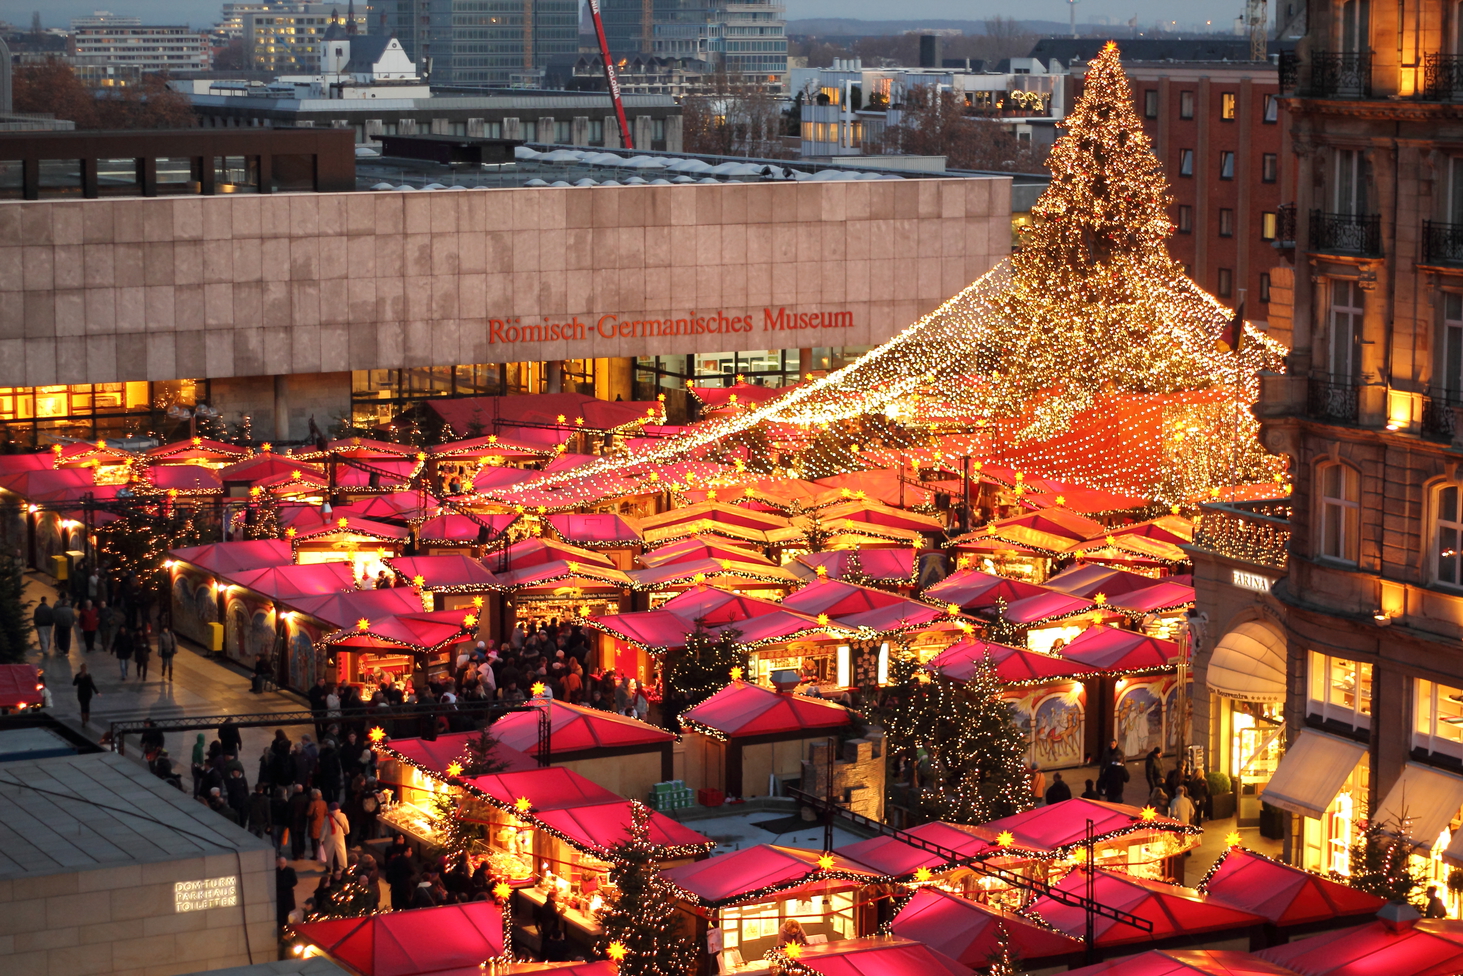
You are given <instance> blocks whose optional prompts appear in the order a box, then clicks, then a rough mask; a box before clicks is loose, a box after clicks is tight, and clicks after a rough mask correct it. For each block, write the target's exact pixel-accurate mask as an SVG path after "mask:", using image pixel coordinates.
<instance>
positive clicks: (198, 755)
mask: <svg viewBox="0 0 1463 976" xmlns="http://www.w3.org/2000/svg"><path fill="white" fill-rule="evenodd" d="M204 762H205V759H204V751H203V733H202V732H199V733H198V738H197V739H196V740H194V742H193V799H195V800H196V799H198V797H200V796H202V795H203V781H204V779H205V778H206V776H207V774H208V767H207V766H205V765H204Z"/></svg>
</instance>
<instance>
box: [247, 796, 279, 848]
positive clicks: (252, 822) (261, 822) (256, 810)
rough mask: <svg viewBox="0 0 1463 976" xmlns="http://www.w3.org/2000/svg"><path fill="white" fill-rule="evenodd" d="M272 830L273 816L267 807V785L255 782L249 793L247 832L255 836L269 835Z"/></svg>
mask: <svg viewBox="0 0 1463 976" xmlns="http://www.w3.org/2000/svg"><path fill="white" fill-rule="evenodd" d="M273 830H274V817H273V813H272V811H271V810H270V807H269V785H268V784H267V783H255V784H254V792H253V793H250V794H249V833H251V834H253V835H254V836H255V837H269V836H270V835H271V834H272V832H273Z"/></svg>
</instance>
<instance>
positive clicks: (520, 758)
mask: <svg viewBox="0 0 1463 976" xmlns="http://www.w3.org/2000/svg"><path fill="white" fill-rule="evenodd" d="M510 714H517V713H510ZM479 735H480V733H478V732H454V733H452V734H451V735H439V736H437V738H435V739H391V740H390V741H389V742H388V743H387V744H386V745H384V746H378V747H377V748H378V749H380V750H381V751H382V752H383V753H385V755H386V756H387V757H388V758H395V759H398V760H401V761H403V762H407V763H410V764H411V765H413V766H419V767H421V768H422V769H424V770H426V771H427V772H429V773H432V774H434V775H436V776H437V777H438V778H439V779H440V778H442V777H444V776H446V775H447V767H448V765H450V764H451V763H454V762H457V761H459V760H461V759H463V758H464V757H465V756H466V753H467V743H468V742H469V741H470V740H472V739H476V738H477V737H478V736H479ZM533 748H534V750H535V751H537V748H538V746H537V743H535V744H534V746H533ZM491 758H493V759H494V760H496V761H497V762H498V763H499V764H500V765H502V766H503V767H504V772H510V773H517V772H526V771H530V770H536V769H543V768H552V767H542V766H540V765H539V764H538V763H537V762H535V761H534V760H533V758H532V757H530V756H527V755H525V754H524V753H522V752H519V751H518V750H517V749H514V748H513V747H512V746H508V745H505V744H504V743H502V742H498V741H496V740H495V741H494V742H493V749H492V753H491ZM388 782H389V781H388Z"/></svg>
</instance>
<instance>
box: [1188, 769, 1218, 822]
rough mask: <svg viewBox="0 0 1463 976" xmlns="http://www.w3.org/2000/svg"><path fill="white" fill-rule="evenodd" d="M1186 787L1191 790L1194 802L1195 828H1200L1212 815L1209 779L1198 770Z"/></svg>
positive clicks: (1190, 794) (1190, 795) (1190, 797)
mask: <svg viewBox="0 0 1463 976" xmlns="http://www.w3.org/2000/svg"><path fill="white" fill-rule="evenodd" d="M1184 785H1185V786H1187V787H1188V788H1189V799H1191V800H1193V801H1194V826H1195V827H1198V826H1200V825H1202V824H1203V823H1204V819H1205V818H1206V817H1208V816H1209V815H1210V814H1211V813H1212V811H1211V810H1210V804H1211V803H1212V802H1213V801H1212V800H1211V799H1210V797H1209V779H1208V777H1206V776H1205V775H1204V774H1203V773H1202V772H1199V771H1197V770H1196V771H1195V772H1194V774H1193V775H1192V776H1190V777H1189V778H1188V780H1187V781H1185V783H1184Z"/></svg>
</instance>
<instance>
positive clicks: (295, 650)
mask: <svg viewBox="0 0 1463 976" xmlns="http://www.w3.org/2000/svg"><path fill="white" fill-rule="evenodd" d="M284 626H285V633H286V638H285V646H286V647H287V648H288V654H289V682H290V687H291V688H293V689H294V690H295V691H300V692H305V691H309V690H310V689H311V688H312V687H314V685H315V682H316V681H318V680H320V679H321V678H326V679H330V678H331V677H332V676H331V675H328V674H326V673H325V672H326V669H327V662H328V660H329V655H328V654H327V653H326V652H325V650H323V649H321V648H319V647H318V644H319V641H320V639H321V638H322V637H324V636H325V634H327V633H328V632H329V631H330V630H331V629H332V628H327V627H325V626H324V625H322V624H321V623H319V621H316V620H314V619H312V618H309V617H303V616H296V617H294V618H292V619H287V620H286V621H285V625H284Z"/></svg>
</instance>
